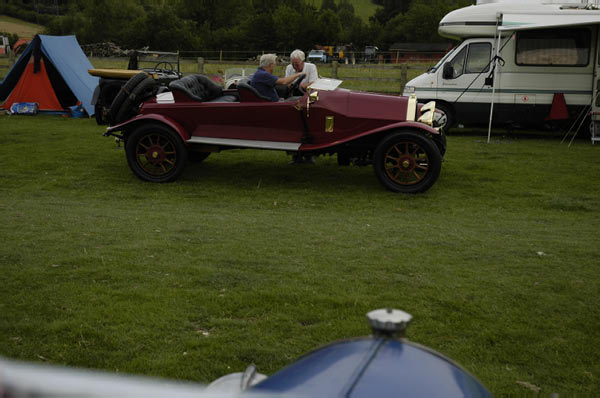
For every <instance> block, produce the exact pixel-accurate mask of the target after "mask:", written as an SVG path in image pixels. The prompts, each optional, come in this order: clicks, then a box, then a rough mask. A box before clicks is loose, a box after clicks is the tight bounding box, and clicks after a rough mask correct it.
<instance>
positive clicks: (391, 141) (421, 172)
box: [373, 131, 442, 193]
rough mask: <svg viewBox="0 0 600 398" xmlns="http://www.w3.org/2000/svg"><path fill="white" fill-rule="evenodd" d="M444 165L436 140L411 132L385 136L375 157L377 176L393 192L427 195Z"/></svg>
mask: <svg viewBox="0 0 600 398" xmlns="http://www.w3.org/2000/svg"><path fill="white" fill-rule="evenodd" d="M441 166H442V157H441V156H440V152H439V150H438V148H437V146H436V145H435V144H434V143H433V141H432V140H431V139H429V138H427V137H426V136H424V135H422V134H419V133H416V132H412V131H407V132H397V133H393V134H390V135H388V136H386V137H385V138H383V139H382V140H381V141H380V142H379V144H378V145H377V147H376V148H375V152H374V154H373V168H374V170H375V175H376V176H377V178H378V179H379V181H380V182H381V184H382V185H383V186H385V187H386V188H387V189H389V190H391V191H394V192H402V193H419V192H425V191H426V190H428V189H429V188H430V187H431V186H432V185H433V184H434V183H435V182H436V180H437V179H438V177H439V175H440V170H441Z"/></svg>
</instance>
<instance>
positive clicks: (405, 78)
mask: <svg viewBox="0 0 600 398" xmlns="http://www.w3.org/2000/svg"><path fill="white" fill-rule="evenodd" d="M400 79H401V81H400V92H402V91H404V86H405V85H406V82H408V64H407V63H406V62H405V63H403V64H402V69H401V71H400Z"/></svg>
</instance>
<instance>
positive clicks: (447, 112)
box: [433, 102, 456, 134]
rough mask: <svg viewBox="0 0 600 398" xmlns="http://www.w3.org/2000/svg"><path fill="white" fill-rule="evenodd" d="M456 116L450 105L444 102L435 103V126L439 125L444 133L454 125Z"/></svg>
mask: <svg viewBox="0 0 600 398" xmlns="http://www.w3.org/2000/svg"><path fill="white" fill-rule="evenodd" d="M455 122H456V118H455V116H454V113H453V111H452V108H451V107H450V105H447V104H445V103H443V102H439V103H438V102H436V103H435V114H434V116H433V127H439V129H440V131H441V132H443V133H444V134H445V133H447V132H448V130H450V128H451V127H453V126H454V123H455Z"/></svg>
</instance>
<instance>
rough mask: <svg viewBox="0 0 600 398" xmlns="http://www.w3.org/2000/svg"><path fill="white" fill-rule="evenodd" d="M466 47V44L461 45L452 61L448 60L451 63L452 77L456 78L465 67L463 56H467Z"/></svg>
mask: <svg viewBox="0 0 600 398" xmlns="http://www.w3.org/2000/svg"><path fill="white" fill-rule="evenodd" d="M467 48H468V47H467V46H465V47H463V49H462V50H460V52H459V53H458V54H456V57H454V58H453V59H452V61H450V62H449V63H450V65H452V69H453V70H454V72H453V73H452V78H453V79H456V78H457V77H459V76H460V75H462V74H463V69H464V67H465V58H466V57H467Z"/></svg>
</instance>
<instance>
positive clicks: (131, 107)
mask: <svg viewBox="0 0 600 398" xmlns="http://www.w3.org/2000/svg"><path fill="white" fill-rule="evenodd" d="M155 93H156V82H155V81H154V79H152V78H150V77H147V78H146V79H144V80H142V81H141V82H140V83H139V84H138V85H137V86H135V88H133V90H131V94H129V95H128V96H127V97H126V98H125V100H124V101H123V104H122V105H121V109H119V112H118V113H117V116H116V118H115V120H114V122H115V123H121V122H124V121H125V120H127V119H129V118H131V117H133V116H135V110H136V107H137V106H138V105H139V104H141V103H142V101H144V100H145V99H146V98H148V97H151V96H152V95H154V94H155Z"/></svg>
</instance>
